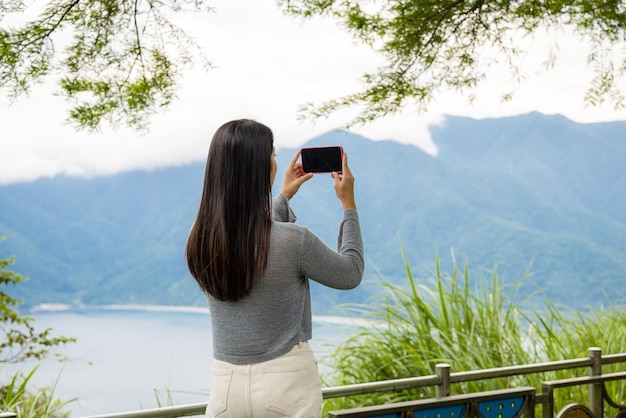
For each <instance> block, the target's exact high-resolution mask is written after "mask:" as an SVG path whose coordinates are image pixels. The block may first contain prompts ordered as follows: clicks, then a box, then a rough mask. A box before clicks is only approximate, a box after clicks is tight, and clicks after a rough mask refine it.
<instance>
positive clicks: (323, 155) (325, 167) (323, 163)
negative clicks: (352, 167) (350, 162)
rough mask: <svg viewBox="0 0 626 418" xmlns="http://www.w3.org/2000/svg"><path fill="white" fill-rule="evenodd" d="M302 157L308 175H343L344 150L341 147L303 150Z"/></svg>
mask: <svg viewBox="0 0 626 418" xmlns="http://www.w3.org/2000/svg"><path fill="white" fill-rule="evenodd" d="M301 156H302V169H303V170H304V171H305V172H306V173H330V172H332V171H336V172H338V173H341V170H342V164H341V160H342V157H343V148H341V147H340V146H333V147H313V148H302V154H301Z"/></svg>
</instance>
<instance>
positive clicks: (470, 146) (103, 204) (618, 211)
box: [0, 112, 626, 314]
mask: <svg viewBox="0 0 626 418" xmlns="http://www.w3.org/2000/svg"><path fill="white" fill-rule="evenodd" d="M623 132H626V122H607V123H594V124H578V123H575V122H572V121H570V120H568V119H567V118H565V117H562V116H558V115H557V116H554V115H553V116H546V115H542V114H539V113H536V112H533V113H530V114H525V115H520V116H515V117H507V118H497V119H496V118H494V119H470V118H463V117H456V116H448V117H447V118H446V120H445V122H444V123H443V124H441V125H434V126H432V127H431V134H432V136H433V141H434V142H435V144H436V145H437V147H438V149H439V152H438V154H437V155H436V156H433V155H430V154H428V153H426V152H425V151H424V150H422V149H420V148H418V147H416V146H414V145H408V144H402V143H400V142H397V141H394V140H384V141H372V140H369V139H367V138H366V137H363V136H361V135H356V134H353V133H350V132H347V131H345V130H341V129H338V130H332V131H329V132H327V133H325V134H322V135H319V136H316V137H314V138H312V139H310V140H309V141H307V143H306V144H305V145H306V146H315V145H329V144H342V145H343V146H344V149H345V150H346V152H347V153H348V156H349V160H350V166H351V168H352V170H353V172H354V173H355V177H356V183H355V190H356V198H357V205H358V208H359V216H360V219H361V223H362V229H363V235H364V242H365V250H366V258H367V267H366V283H365V284H364V285H362V286H360V287H359V288H358V289H357V290H355V291H351V292H339V291H333V290H329V289H325V288H322V287H321V286H317V285H315V284H314V285H313V286H312V289H313V290H312V291H313V296H314V297H313V299H314V311H315V313H316V314H328V313H331V314H332V310H333V309H334V307H335V305H336V304H339V303H343V302H357V303H364V302H365V301H366V300H367V299H368V298H369V297H372V296H373V295H375V294H376V293H379V291H380V289H379V288H377V285H376V284H373V282H376V281H378V280H380V276H381V275H382V276H383V277H384V278H385V279H386V280H389V281H391V282H393V283H397V284H401V285H403V284H407V279H406V271H405V265H404V260H403V258H402V247H404V248H405V250H406V257H407V260H408V262H409V265H410V266H411V268H412V270H413V272H414V274H415V275H416V277H418V281H419V283H424V282H427V281H428V280H431V278H432V277H433V271H434V268H435V257H436V256H438V257H440V262H441V265H442V269H443V270H444V271H450V265H451V263H452V255H451V254H452V253H454V254H455V255H456V257H457V260H458V261H459V263H460V264H464V263H467V265H468V269H469V270H470V277H471V278H472V280H473V283H478V282H479V281H480V280H482V279H484V278H486V277H489V270H491V269H492V268H493V267H494V266H496V265H497V266H498V270H499V272H500V274H501V275H502V278H503V280H504V281H505V283H506V284H508V285H510V284H512V283H513V282H515V281H516V280H517V278H519V277H520V276H521V275H523V274H524V272H525V271H526V268H527V267H528V265H529V264H530V263H531V262H532V263H533V266H532V269H531V271H532V272H533V273H534V274H533V275H532V276H531V277H529V278H528V279H527V280H526V281H525V283H524V285H523V287H522V291H523V293H524V294H531V293H532V292H535V291H536V286H539V287H541V289H542V290H543V291H545V292H546V294H548V296H549V297H550V298H552V299H554V300H555V301H556V302H558V303H567V304H571V303H570V302H574V304H576V305H581V306H584V305H592V306H598V305H602V304H604V303H606V297H605V294H610V295H611V297H613V298H616V299H617V301H622V299H623V298H624V297H625V296H626V293H625V292H624V286H623V284H624V282H625V280H626V260H625V259H626V257H624V254H626V197H624V193H623V190H626V187H625V186H626V173H625V172H624V170H620V168H621V161H622V160H623V158H624V157H626V141H625V140H624V138H623V134H622V133H623ZM295 152H296V149H281V150H280V151H279V153H278V156H277V161H278V165H279V176H278V177H277V184H276V185H275V187H274V190H275V191H276V190H280V182H281V181H282V176H281V175H280V173H282V172H283V171H284V169H285V167H286V166H287V164H288V162H289V161H290V160H291V158H292V156H293V155H294V153H295ZM203 176H204V161H202V162H196V163H191V164H186V165H180V166H175V167H168V168H157V169H152V170H149V171H147V170H138V171H132V172H124V173H120V174H117V175H107V176H102V177H94V178H90V179H85V178H76V177H70V176H59V177H55V178H52V179H40V180H37V181H33V182H28V183H17V184H10V185H0V235H3V236H6V237H7V240H6V241H3V242H2V243H1V244H0V257H1V258H5V255H7V256H8V255H11V254H13V255H15V257H16V263H15V264H14V265H13V266H11V268H12V270H13V271H16V272H18V273H20V274H23V275H25V276H27V277H29V278H30V280H29V281H28V282H26V283H24V284H23V285H20V286H19V287H17V288H16V292H17V293H18V294H17V296H18V297H19V298H20V299H22V300H24V301H25V302H26V303H27V304H30V305H34V304H39V303H44V302H60V303H69V304H77V305H80V304H88V305H91V304H110V303H127V304H161V305H189V306H203V305H204V304H205V300H204V296H203V295H202V294H201V292H200V291H199V289H198V287H197V285H196V284H195V282H194V281H193V279H192V278H191V277H190V276H189V274H188V272H187V270H186V265H185V263H184V258H183V250H184V243H185V240H186V234H187V232H188V230H189V227H190V225H191V223H192V222H193V219H194V217H195V214H196V211H197V205H198V203H199V198H200V193H201V186H202V181H203ZM620 191H621V192H620ZM291 203H292V206H293V208H294V211H295V212H296V214H297V216H298V222H299V223H301V224H303V225H305V226H307V227H309V228H310V229H311V230H312V231H314V232H315V233H316V234H318V235H319V236H320V238H322V239H323V240H324V241H325V242H326V243H327V244H328V245H329V246H331V247H334V246H335V240H336V234H337V228H338V224H339V220H340V216H341V210H340V205H339V202H338V201H337V199H336V197H335V195H334V190H333V188H332V180H331V179H330V176H327V175H316V176H315V178H314V179H312V180H310V181H309V182H307V183H306V184H305V185H304V186H303V187H302V189H301V190H300V192H299V193H298V195H297V196H296V197H295V198H294V199H293V200H292V202H291Z"/></svg>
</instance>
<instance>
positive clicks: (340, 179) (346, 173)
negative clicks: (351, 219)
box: [331, 152, 356, 209]
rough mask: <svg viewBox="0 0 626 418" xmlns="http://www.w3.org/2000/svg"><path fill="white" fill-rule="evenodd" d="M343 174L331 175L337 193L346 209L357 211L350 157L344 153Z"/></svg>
mask: <svg viewBox="0 0 626 418" xmlns="http://www.w3.org/2000/svg"><path fill="white" fill-rule="evenodd" d="M341 167H342V168H341V170H342V172H341V174H339V173H337V172H332V173H331V175H332V176H333V179H334V180H335V193H336V194H337V197H338V198H339V200H340V201H341V204H342V205H343V208H344V209H356V202H355V200H354V176H353V175H352V171H350V167H348V155H347V154H346V153H345V152H344V153H343V160H342V162H341Z"/></svg>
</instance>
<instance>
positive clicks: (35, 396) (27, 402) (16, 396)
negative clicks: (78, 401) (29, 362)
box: [0, 367, 75, 418]
mask: <svg viewBox="0 0 626 418" xmlns="http://www.w3.org/2000/svg"><path fill="white" fill-rule="evenodd" d="M36 370H37V367H35V368H33V369H32V370H31V371H30V372H29V373H27V374H23V373H16V374H15V375H13V376H12V377H11V379H10V380H9V382H8V383H7V384H6V385H4V386H0V411H2V412H14V413H16V414H17V416H18V417H19V418H68V417H69V416H70V413H69V412H67V411H63V408H64V407H65V406H66V405H67V404H68V403H70V402H74V401H75V399H74V400H70V401H61V400H59V399H56V398H55V397H54V389H55V387H54V386H56V383H55V385H54V386H53V387H41V388H37V389H34V390H33V389H31V388H29V382H30V380H31V378H32V377H33V375H34V374H35V372H36Z"/></svg>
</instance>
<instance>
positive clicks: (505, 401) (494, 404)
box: [328, 387, 535, 418]
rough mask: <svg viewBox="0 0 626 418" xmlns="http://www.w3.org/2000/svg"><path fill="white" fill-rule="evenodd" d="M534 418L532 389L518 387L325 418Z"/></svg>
mask: <svg viewBox="0 0 626 418" xmlns="http://www.w3.org/2000/svg"><path fill="white" fill-rule="evenodd" d="M521 415H523V416H524V417H525V418H534V415H535V388H533V387H521V388H515V389H500V390H493V391H486V392H476V393H466V394H462V395H451V396H446V397H441V398H430V399H420V400H416V401H407V402H398V403H391V404H385V405H374V406H364V407H360V408H352V409H344V410H340V411H331V412H329V413H328V417H329V418H365V417H367V418H518V417H520V416H521Z"/></svg>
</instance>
